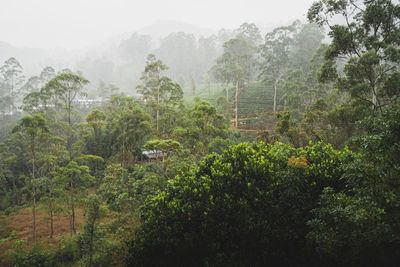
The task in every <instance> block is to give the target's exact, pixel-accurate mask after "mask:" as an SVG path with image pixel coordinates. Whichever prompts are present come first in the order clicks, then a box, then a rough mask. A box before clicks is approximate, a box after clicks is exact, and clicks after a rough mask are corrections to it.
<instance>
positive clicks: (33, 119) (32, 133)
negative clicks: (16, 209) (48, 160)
mask: <svg viewBox="0 0 400 267" xmlns="http://www.w3.org/2000/svg"><path fill="white" fill-rule="evenodd" d="M48 131H49V128H48V127H47V122H46V120H45V119H44V118H43V117H42V116H41V115H40V114H34V115H32V116H25V117H23V118H22V119H21V120H20V122H19V124H18V125H17V126H16V127H14V129H13V132H21V133H22V135H23V136H24V137H25V138H26V140H25V141H26V143H27V145H28V148H29V155H30V158H31V168H32V169H31V183H32V201H33V204H32V213H33V240H34V242H35V244H36V197H37V195H36V194H37V181H36V179H37V174H36V172H37V153H38V150H39V147H40V138H42V137H43V134H44V133H46V132H48Z"/></svg>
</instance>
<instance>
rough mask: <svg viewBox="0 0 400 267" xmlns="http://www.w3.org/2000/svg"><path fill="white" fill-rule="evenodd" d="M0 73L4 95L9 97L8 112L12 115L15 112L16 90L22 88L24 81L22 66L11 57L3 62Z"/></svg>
mask: <svg viewBox="0 0 400 267" xmlns="http://www.w3.org/2000/svg"><path fill="white" fill-rule="evenodd" d="M0 73H1V74H2V76H3V80H4V86H5V93H6V94H8V95H9V96H10V100H11V102H10V103H9V108H10V112H11V113H13V112H14V110H15V101H16V99H15V97H16V93H17V90H18V89H19V88H20V87H21V86H22V84H23V82H24V80H25V77H24V74H23V71H22V66H21V64H20V63H19V62H18V60H16V59H15V58H13V57H11V58H9V59H7V60H6V61H5V62H4V64H3V66H1V67H0Z"/></svg>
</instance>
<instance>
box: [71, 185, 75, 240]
mask: <svg viewBox="0 0 400 267" xmlns="http://www.w3.org/2000/svg"><path fill="white" fill-rule="evenodd" d="M70 186H71V235H72V234H74V235H75V234H76V227H75V200H74V182H73V180H72V177H71V184H70Z"/></svg>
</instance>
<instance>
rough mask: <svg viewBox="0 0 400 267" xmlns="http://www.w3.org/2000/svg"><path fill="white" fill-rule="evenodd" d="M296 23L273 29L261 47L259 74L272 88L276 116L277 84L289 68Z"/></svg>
mask: <svg viewBox="0 0 400 267" xmlns="http://www.w3.org/2000/svg"><path fill="white" fill-rule="evenodd" d="M297 25H298V22H297V21H296V22H294V23H293V24H292V25H290V26H283V27H279V28H276V29H274V30H273V31H272V32H269V33H267V34H266V35H265V42H264V44H263V45H262V46H261V51H260V53H261V68H262V69H261V74H260V76H261V77H262V78H263V79H264V80H265V81H271V82H272V83H273V86H274V101H273V109H272V111H273V114H274V116H275V114H276V104H277V90H278V86H279V82H280V81H282V80H284V79H285V77H286V75H287V74H288V71H289V66H290V63H289V62H290V60H289V56H290V48H291V45H292V44H293V37H294V34H295V32H296V29H297V27H296V26H297Z"/></svg>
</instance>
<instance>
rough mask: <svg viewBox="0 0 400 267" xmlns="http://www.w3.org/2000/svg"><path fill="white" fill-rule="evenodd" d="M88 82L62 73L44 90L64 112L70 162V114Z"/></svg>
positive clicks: (71, 157)
mask: <svg viewBox="0 0 400 267" xmlns="http://www.w3.org/2000/svg"><path fill="white" fill-rule="evenodd" d="M88 83H89V81H88V80H86V79H84V78H82V77H80V76H78V75H76V74H73V73H68V72H63V73H61V74H58V75H57V76H56V77H54V78H53V79H52V80H50V81H49V82H48V83H47V84H46V86H45V88H44V93H48V94H49V96H50V97H55V98H56V99H55V100H56V101H58V100H59V101H60V103H62V109H63V110H64V111H65V116H64V117H63V120H64V121H66V123H67V150H68V152H69V160H70V161H72V159H73V153H72V146H73V135H74V130H73V121H72V114H73V111H74V101H75V99H76V98H77V97H78V96H83V95H85V94H84V93H83V92H82V91H83V86H84V85H86V84H88Z"/></svg>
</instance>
